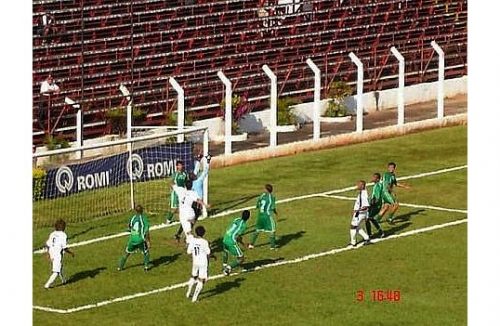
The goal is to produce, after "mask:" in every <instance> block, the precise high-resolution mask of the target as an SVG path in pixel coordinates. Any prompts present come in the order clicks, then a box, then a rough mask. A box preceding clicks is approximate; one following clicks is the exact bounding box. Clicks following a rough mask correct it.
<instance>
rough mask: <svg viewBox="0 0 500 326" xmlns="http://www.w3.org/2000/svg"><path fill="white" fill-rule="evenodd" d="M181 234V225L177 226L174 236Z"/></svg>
mask: <svg viewBox="0 0 500 326" xmlns="http://www.w3.org/2000/svg"><path fill="white" fill-rule="evenodd" d="M181 234H182V225H181V226H179V228H178V229H177V232H176V233H175V236H176V237H179V236H180V235H181Z"/></svg>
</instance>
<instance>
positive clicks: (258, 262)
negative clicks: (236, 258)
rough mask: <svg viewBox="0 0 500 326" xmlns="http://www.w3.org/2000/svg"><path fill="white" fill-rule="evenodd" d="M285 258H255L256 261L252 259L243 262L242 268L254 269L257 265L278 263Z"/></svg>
mask: <svg viewBox="0 0 500 326" xmlns="http://www.w3.org/2000/svg"><path fill="white" fill-rule="evenodd" d="M284 259H285V258H283V257H279V258H274V259H270V258H266V259H259V260H254V261H251V262H248V263H243V264H242V265H241V268H243V269H246V270H247V271H252V270H254V269H255V268H256V267H259V266H262V265H268V264H272V263H276V262H279V261H281V260H284Z"/></svg>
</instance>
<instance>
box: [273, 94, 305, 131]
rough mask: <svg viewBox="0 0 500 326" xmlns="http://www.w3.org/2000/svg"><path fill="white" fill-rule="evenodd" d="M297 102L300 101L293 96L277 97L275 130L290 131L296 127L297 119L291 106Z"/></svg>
mask: <svg viewBox="0 0 500 326" xmlns="http://www.w3.org/2000/svg"><path fill="white" fill-rule="evenodd" d="M299 103H300V101H299V100H298V99H296V98H294V97H284V98H280V99H278V102H277V111H278V116H277V125H278V126H277V132H292V131H296V130H297V129H298V119H297V116H296V115H295V114H294V113H293V112H292V108H291V107H292V106H293V105H296V104H299Z"/></svg>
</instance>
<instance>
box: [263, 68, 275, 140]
mask: <svg viewBox="0 0 500 326" xmlns="http://www.w3.org/2000/svg"><path fill="white" fill-rule="evenodd" d="M262 69H263V70H264V72H265V73H266V75H267V77H269V79H270V80H271V94H270V113H269V134H270V139H269V146H271V147H276V145H277V143H278V141H277V137H276V125H277V121H276V119H277V115H278V109H277V105H278V81H277V78H276V75H275V74H274V73H273V72H272V70H271V69H270V68H269V66H268V65H263V66H262Z"/></svg>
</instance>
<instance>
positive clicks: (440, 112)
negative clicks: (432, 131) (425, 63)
mask: <svg viewBox="0 0 500 326" xmlns="http://www.w3.org/2000/svg"><path fill="white" fill-rule="evenodd" d="M431 46H432V48H433V49H434V51H436V52H437V54H438V56H439V72H438V92H437V116H438V118H439V119H441V118H443V117H444V51H443V49H442V48H441V47H440V46H439V45H438V44H437V43H436V41H432V42H431Z"/></svg>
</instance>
